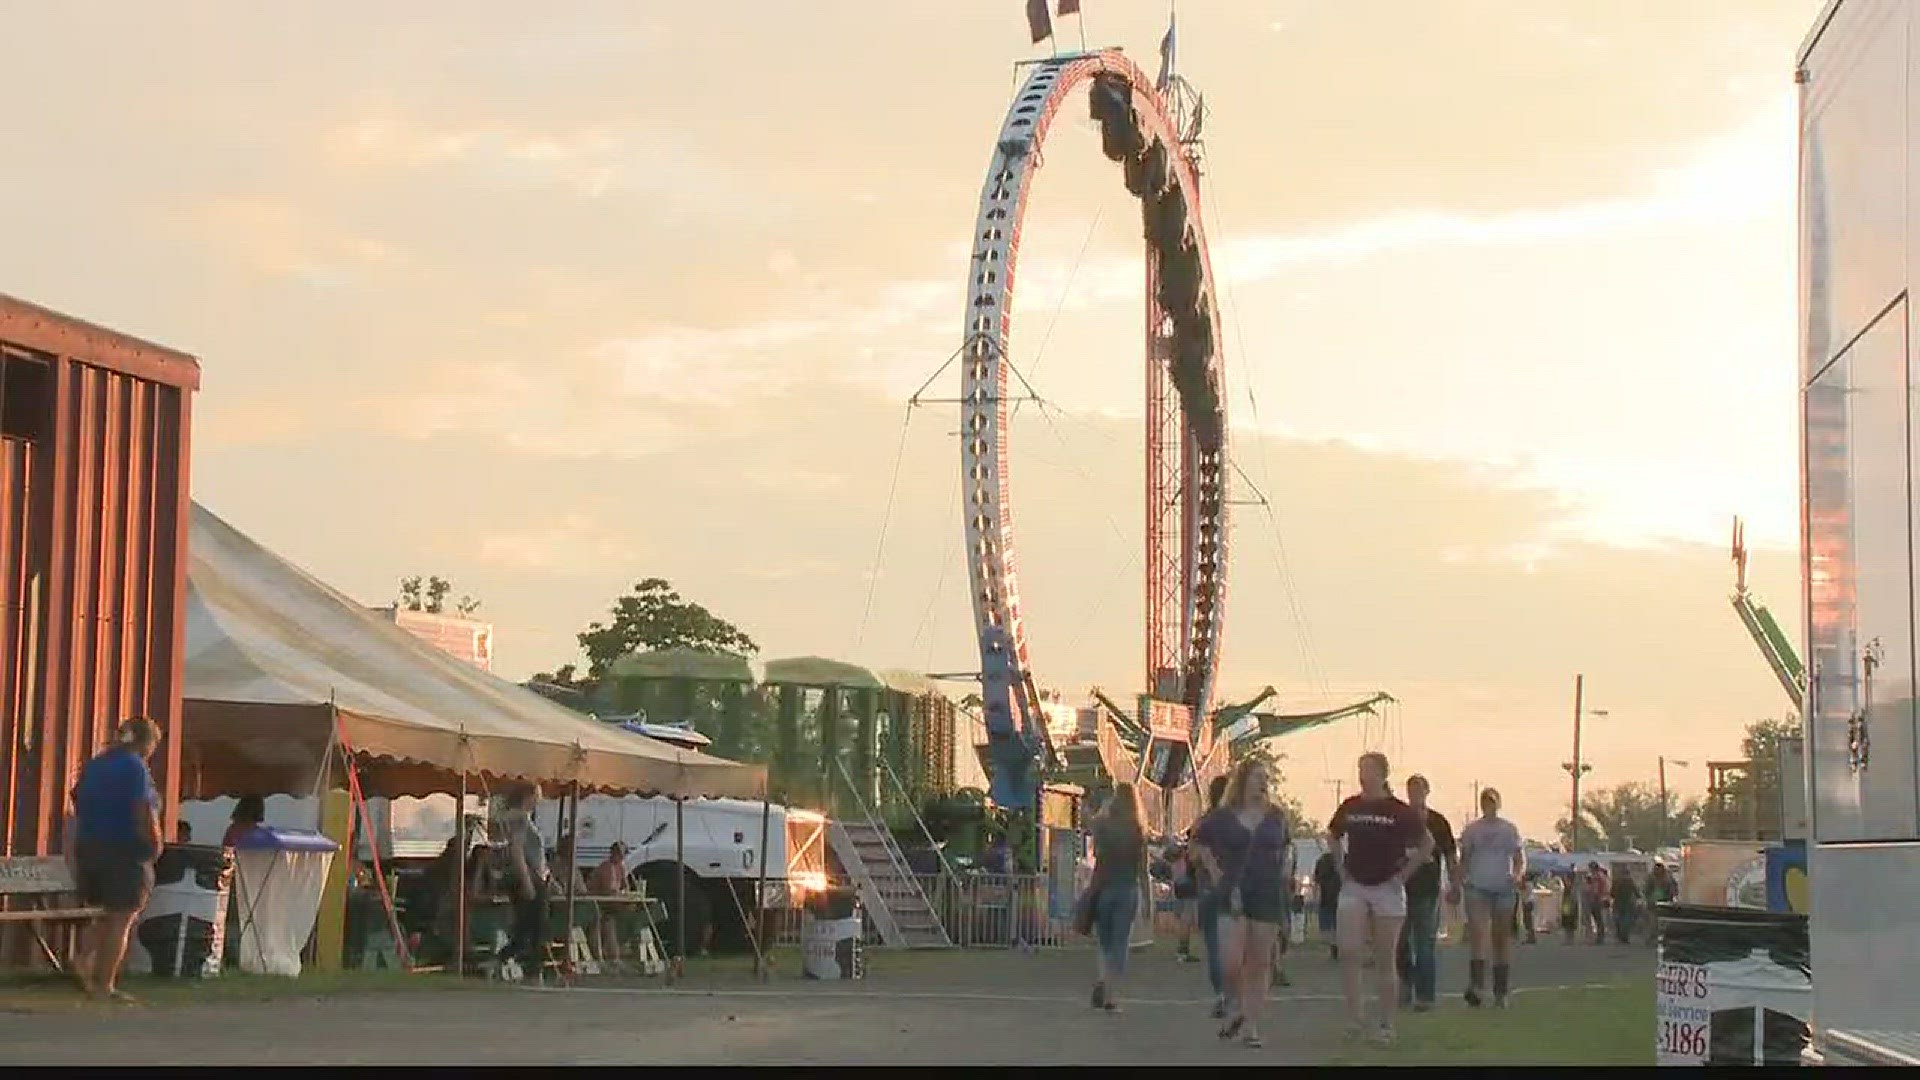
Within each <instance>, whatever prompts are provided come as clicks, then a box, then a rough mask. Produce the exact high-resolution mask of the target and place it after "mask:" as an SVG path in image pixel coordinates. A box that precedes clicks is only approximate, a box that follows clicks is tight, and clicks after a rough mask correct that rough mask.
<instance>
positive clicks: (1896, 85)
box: [1794, 0, 1920, 1065]
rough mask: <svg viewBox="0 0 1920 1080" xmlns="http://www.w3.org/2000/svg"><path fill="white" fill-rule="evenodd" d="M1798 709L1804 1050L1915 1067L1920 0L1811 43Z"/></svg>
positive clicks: (1867, 16) (1804, 106) (1804, 123)
mask: <svg viewBox="0 0 1920 1080" xmlns="http://www.w3.org/2000/svg"><path fill="white" fill-rule="evenodd" d="M1794 78H1795V82H1796V83H1797V84H1798V85H1799V91H1800V358H1801V359H1800V372H1799V386H1800V395H1801V428H1802V430H1801V434H1802V437H1803V443H1802V456H1801V463H1802V464H1801V474H1802V475H1801V480H1802V484H1803V488H1802V501H1801V507H1802V514H1803V518H1802V538H1803V539H1802V550H1801V558H1802V566H1801V572H1802V582H1803V587H1804V590H1805V593H1804V595H1805V600H1806V623H1805V638H1804V640H1805V643H1806V650H1805V656H1806V658H1807V692H1806V695H1805V704H1804V707H1803V710H1802V717H1803V721H1802V722H1803V730H1804V733H1805V748H1806V750H1805V756H1806V776H1807V792H1808V794H1809V796H1810V798H1809V800H1808V801H1809V816H1810V819H1811V820H1810V831H1811V838H1810V842H1809V846H1808V871H1809V873H1808V876H1809V878H1810V879H1811V884H1812V898H1811V904H1810V907H1811V912H1810V924H1809V925H1810V933H1811V946H1812V970H1813V1020H1812V1029H1813V1046H1812V1048H1811V1051H1810V1056H1812V1057H1814V1058H1817V1059H1820V1060H1823V1061H1825V1062H1828V1063H1835V1064H1839V1063H1884V1064H1902V1065H1915V1064H1920V904H1916V903H1915V897H1916V896H1920V790H1917V788H1920V784H1917V783H1916V779H1917V774H1920V767H1917V764H1916V755H1915V744H1916V740H1915V713H1914V633H1913V629H1914V611H1913V604H1914V591H1913V585H1914V582H1913V576H1914V563H1913V543H1914V527H1915V523H1916V520H1920V519H1916V518H1915V516H1914V514H1915V510H1916V506H1915V502H1914V498H1913V486H1912V480H1911V476H1912V470H1913V467H1914V464H1915V462H1914V456H1915V443H1914V441H1913V439H1914V437H1915V433H1916V432H1920V427H1915V421H1916V420H1920V397H1916V396H1915V391H1916V389H1920V386H1917V385H1916V383H1917V381H1920V370H1917V369H1916V368H1915V361H1916V356H1915V352H1914V346H1915V343H1916V341H1920V336H1916V334H1915V330H1916V327H1915V326H1914V323H1913V320H1914V318H1915V308H1914V302H1913V300H1912V298H1911V295H1910V293H1909V289H1910V287H1911V285H1912V284H1913V283H1914V280H1915V276H1916V275H1915V260H1916V259H1920V244H1916V242H1915V241H1916V232H1915V223H1916V222H1917V221H1920V171H1917V170H1916V169H1915V162H1916V160H1920V159H1917V158H1916V156H1915V155H1916V154H1917V153H1920V139H1916V137H1915V133H1916V130H1920V129H1917V128H1916V125H1915V121H1914V119H1913V117H1914V116H1915V115H1916V114H1915V112H1914V109H1915V106H1916V104H1920V5H1915V4H1913V3H1911V2H1909V0H1833V2H1831V3H1829V4H1828V5H1827V6H1826V8H1825V10H1824V11H1822V12H1821V14H1820V17H1819V20H1818V21H1817V22H1816V23H1815V25H1814V27H1813V30H1812V32H1811V33H1810V34H1809V35H1808V37H1807V40H1806V43H1805V44H1804V45H1803V46H1802V48H1801V51H1800V55H1799V61H1798V65H1797V67H1796V69H1795V73H1794Z"/></svg>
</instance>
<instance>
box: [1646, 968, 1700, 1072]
mask: <svg viewBox="0 0 1920 1080" xmlns="http://www.w3.org/2000/svg"><path fill="white" fill-rule="evenodd" d="M1711 998H1712V990H1711V987H1710V986H1709V984H1708V982H1707V967H1706V965H1705V964H1673V963H1662V964H1661V965H1660V969H1659V971H1658V972H1657V973H1656V974H1655V975H1654V999H1653V1010H1654V1033H1655V1034H1654V1054H1655V1061H1656V1062H1657V1063H1659V1064H1661V1065H1704V1064H1706V1061H1707V1033H1708V1031H1709V1029H1710V1028H1711V1027H1712V1023H1713V1008H1712V1006H1711V1005H1710V1001H1711Z"/></svg>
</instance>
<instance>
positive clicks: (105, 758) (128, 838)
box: [67, 717, 161, 1001]
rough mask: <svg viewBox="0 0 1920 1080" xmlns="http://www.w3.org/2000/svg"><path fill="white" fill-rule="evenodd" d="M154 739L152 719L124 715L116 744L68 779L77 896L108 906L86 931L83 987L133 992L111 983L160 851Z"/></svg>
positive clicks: (98, 992)
mask: <svg viewBox="0 0 1920 1080" xmlns="http://www.w3.org/2000/svg"><path fill="white" fill-rule="evenodd" d="M158 745H160V729H159V728H158V727H157V726H155V725H154V722H153V721H151V720H148V719H146V718H144V717H133V718H131V719H128V720H123V721H121V722H120V726H119V728H118V730H116V731H115V733H114V741H113V745H112V746H109V747H107V748H106V749H105V750H102V751H101V752H100V753H98V754H96V755H94V757H93V758H92V759H91V760H89V761H88V762H87V763H86V764H85V765H83V766H81V768H80V779H79V781H78V782H76V783H75V784H74V786H73V822H72V829H71V833H70V839H71V841H72V842H71V843H70V844H68V845H67V857H68V864H69V866H70V867H71V868H72V870H73V878H74V885H75V886H76V889H77V891H78V892H79V894H80V902H81V903H83V904H87V905H89V906H93V907H98V908H101V909H102V910H104V911H105V914H104V915H102V916H101V917H100V918H99V919H98V920H97V921H96V922H95V923H94V925H93V927H92V928H91V930H90V931H89V940H88V941H87V942H86V943H85V946H84V951H83V956H82V958H81V961H80V964H79V967H78V972H77V973H78V975H79V978H80V984H81V986H82V987H84V988H85V989H86V991H87V993H89V994H91V995H93V996H95V997H99V998H108V999H112V1000H116V1001H130V1000H132V999H131V997H130V996H129V995H127V994H125V993H123V992H122V991H120V990H119V989H117V988H116V987H115V985H114V984H115V983H116V982H117V981H118V980H119V977H120V965H121V963H122V962H123V961H124V960H125V959H126V955H127V934H128V932H129V931H130V930H132V928H133V921H134V919H135V917H136V916H138V915H139V914H140V909H141V908H143V907H145V906H146V904H147V895H148V894H149V893H150V892H151V891H152V890H153V862H154V860H155V859H157V858H159V856H160V835H161V834H160V794H159V792H158V791H156V790H155V789H154V786H153V774H152V773H150V772H148V771H147V758H148V757H149V756H150V755H151V754H152V753H153V751H154V748H155V747H156V746H158Z"/></svg>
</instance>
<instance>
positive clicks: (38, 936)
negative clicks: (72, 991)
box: [0, 855, 106, 972]
mask: <svg viewBox="0 0 1920 1080" xmlns="http://www.w3.org/2000/svg"><path fill="white" fill-rule="evenodd" d="M74 891H75V886H74V883H73V874H72V873H71V872H69V871H68V869H67V861H66V860H65V859H63V858H59V857H57V856H52V857H49V856H39V855H27V856H17V857H10V858H0V902H4V903H5V905H6V907H5V908H4V909H0V923H26V924H27V925H28V926H29V927H31V928H32V931H33V940H34V941H35V942H36V943H38V944H39V946H40V951H41V952H42V953H43V954H45V956H46V958H47V962H48V963H50V964H52V965H53V968H54V970H55V971H61V972H64V971H66V969H67V966H66V963H65V962H64V961H63V960H62V959H61V958H60V954H59V953H58V952H55V951H54V948H53V946H52V945H51V944H49V943H48V941H47V937H46V932H45V931H46V928H47V927H48V926H49V925H53V926H60V925H69V926H71V925H74V924H79V923H85V922H91V921H92V920H94V919H97V918H99V917H100V916H101V915H104V914H106V912H105V910H104V909H102V908H97V907H92V906H89V905H85V904H81V903H79V902H77V901H76V900H75V899H74V895H73V894H74ZM22 902H25V903H29V904H31V905H32V906H31V907H15V906H14V905H16V904H19V903H22Z"/></svg>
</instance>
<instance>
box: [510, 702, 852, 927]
mask: <svg viewBox="0 0 1920 1080" xmlns="http://www.w3.org/2000/svg"><path fill="white" fill-rule="evenodd" d="M629 726H630V727H631V728H632V729H633V730H635V731H637V732H638V733H639V734H642V735H645V736H647V737H648V738H651V739H657V740H660V741H661V742H666V743H671V744H673V745H676V746H681V747H685V748H687V749H690V750H699V749H702V748H704V747H705V746H707V744H708V743H709V742H710V740H708V739H707V738H706V737H705V736H703V735H701V734H699V733H698V732H695V731H692V730H690V729H685V728H678V727H672V726H667V725H656V724H633V725H629ZM561 813H562V811H561V804H560V800H555V799H548V800H543V801H542V802H541V803H540V805H539V806H538V808H537V809H536V810H535V813H534V821H535V823H536V824H537V825H538V826H539V829H540V833H541V835H542V836H543V837H544V838H545V839H546V842H547V846H548V847H549V848H550V849H551V848H553V847H555V846H556V845H557V844H558V843H559V826H560V819H561ZM680 814H681V817H680V819H679V820H678V821H677V822H676V819H675V807H674V801H673V800H672V799H670V798H664V797H658V796H656V797H653V798H640V797H638V796H631V795H628V796H613V795H588V796H586V797H584V798H582V799H581V800H580V829H579V837H578V838H577V840H576V841H575V844H576V847H577V849H578V850H577V852H576V855H575V861H576V862H577V863H578V865H579V867H580V870H581V872H582V873H586V872H587V871H589V870H591V869H592V868H593V867H595V866H597V865H599V864H600V863H601V862H602V861H603V860H605V859H606V857H607V854H608V852H609V851H611V850H612V848H613V845H614V843H615V842H616V841H617V842H619V843H621V844H623V845H625V847H626V849H627V856H626V867H627V871H628V875H629V880H630V881H633V882H635V883H641V882H644V883H645V885H646V889H647V893H648V895H650V896H652V897H654V898H655V899H657V900H659V901H660V902H661V904H662V905H664V906H665V907H666V910H667V924H668V925H667V926H666V927H664V928H662V933H663V937H662V942H661V943H662V944H663V945H664V946H665V947H667V948H668V950H669V951H672V950H674V949H676V948H677V947H678V941H679V937H678V928H677V926H676V924H677V922H678V921H679V919H680V918H681V914H682V913H681V907H680V904H681V896H682V889H681V887H680V882H679V880H678V879H679V878H681V877H682V876H684V878H685V890H684V895H685V898H686V910H685V917H686V924H687V926H686V939H687V947H688V949H689V951H692V952H696V953H697V952H700V951H702V950H703V949H704V948H705V947H706V946H707V944H708V943H709V942H711V943H712V944H714V945H715V946H717V947H719V948H722V949H729V950H737V949H742V948H746V947H748V946H749V939H748V936H747V927H748V924H749V922H750V920H751V915H752V913H753V912H754V911H755V910H756V901H755V890H756V889H757V888H758V885H759V882H760V880H761V873H762V871H761V866H760V863H761V851H760V846H761V841H760V836H761V830H762V829H763V828H764V829H765V831H766V852H765V861H766V870H765V880H766V885H767V892H766V898H765V904H766V907H768V908H770V909H791V908H796V907H798V906H799V905H800V904H802V903H804V902H805V900H806V898H807V895H808V894H809V893H812V892H817V891H819V890H821V889H824V888H826V884H827V862H826V859H827V854H826V845H827V840H826V827H827V820H826V818H825V817H824V816H823V815H821V814H818V813H815V812H813V811H811V810H801V809H797V808H794V807H787V806H777V805H776V806H769V805H768V804H767V803H764V802H760V801H754V800H746V799H688V800H686V802H685V803H684V804H683V806H682V808H681V810H680ZM550 869H551V870H552V872H553V874H554V877H555V879H556V880H564V878H563V877H562V875H563V874H564V873H565V867H560V866H555V867H551V868H550Z"/></svg>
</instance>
